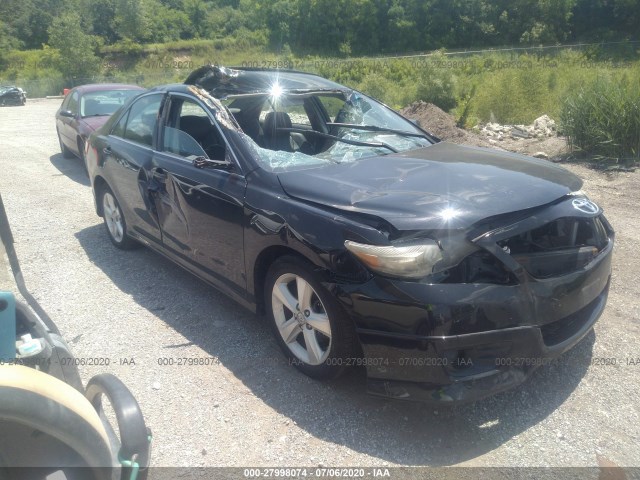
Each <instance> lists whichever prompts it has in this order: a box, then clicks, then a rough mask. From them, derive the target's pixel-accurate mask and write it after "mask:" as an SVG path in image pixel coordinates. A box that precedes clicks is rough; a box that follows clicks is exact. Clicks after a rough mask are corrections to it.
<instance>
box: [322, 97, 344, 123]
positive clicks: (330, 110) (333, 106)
mask: <svg viewBox="0 0 640 480" xmlns="http://www.w3.org/2000/svg"><path fill="white" fill-rule="evenodd" d="M318 99H319V100H320V103H322V106H323V107H324V109H325V110H326V112H327V115H329V120H331V121H332V122H335V121H336V117H337V116H338V113H339V112H340V110H342V107H343V106H344V99H342V98H338V97H329V96H318Z"/></svg>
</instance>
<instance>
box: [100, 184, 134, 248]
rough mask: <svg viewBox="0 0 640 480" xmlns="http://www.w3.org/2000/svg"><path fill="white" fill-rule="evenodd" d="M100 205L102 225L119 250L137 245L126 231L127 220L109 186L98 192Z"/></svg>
mask: <svg viewBox="0 0 640 480" xmlns="http://www.w3.org/2000/svg"><path fill="white" fill-rule="evenodd" d="M100 203H101V205H102V216H103V218H104V226H105V229H106V230H107V235H109V240H111V243H113V244H114V245H115V246H116V247H117V248H119V249H121V250H131V249H132V248H135V247H137V246H138V243H137V242H136V241H135V240H134V239H133V238H131V237H130V236H129V234H128V233H127V222H126V220H125V219H124V214H123V213H122V209H121V208H120V204H119V203H118V200H116V196H115V195H114V194H113V192H112V191H111V189H110V188H109V187H106V186H105V187H104V188H103V189H102V192H101V194H100Z"/></svg>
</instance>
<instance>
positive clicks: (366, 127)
mask: <svg viewBox="0 0 640 480" xmlns="http://www.w3.org/2000/svg"><path fill="white" fill-rule="evenodd" d="M327 125H329V126H332V127H344V128H353V129H354V130H367V131H369V132H389V133H395V134H397V135H402V136H404V137H422V138H426V139H429V137H428V136H427V134H426V133H417V132H407V131H405V130H395V129H393V128H386V127H378V126H376V125H358V124H355V123H333V122H328V123H327Z"/></svg>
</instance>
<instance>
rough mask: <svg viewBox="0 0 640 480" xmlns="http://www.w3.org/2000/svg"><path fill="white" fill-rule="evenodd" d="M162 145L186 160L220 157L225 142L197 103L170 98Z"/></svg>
mask: <svg viewBox="0 0 640 480" xmlns="http://www.w3.org/2000/svg"><path fill="white" fill-rule="evenodd" d="M163 133H164V135H163V139H164V140H163V148H164V151H166V152H171V153H174V154H176V155H180V156H182V157H186V158H188V159H190V160H192V159H194V158H195V157H206V158H210V159H213V160H224V156H225V143H224V140H223V139H222V136H221V135H220V132H219V131H218V129H217V127H216V126H215V125H214V124H213V123H212V121H211V119H210V118H209V115H208V114H207V112H206V111H205V109H204V108H202V107H201V106H200V105H199V104H198V103H197V102H195V101H193V100H190V99H188V98H183V97H177V96H176V97H173V98H172V100H171V107H170V111H169V116H168V121H167V125H165V127H164V132H163Z"/></svg>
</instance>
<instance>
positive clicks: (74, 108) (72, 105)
mask: <svg viewBox="0 0 640 480" xmlns="http://www.w3.org/2000/svg"><path fill="white" fill-rule="evenodd" d="M78 96H79V95H78V92H73V93H72V94H71V98H70V99H69V104H68V105H67V110H69V111H70V112H71V113H73V114H74V115H77V114H78Z"/></svg>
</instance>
